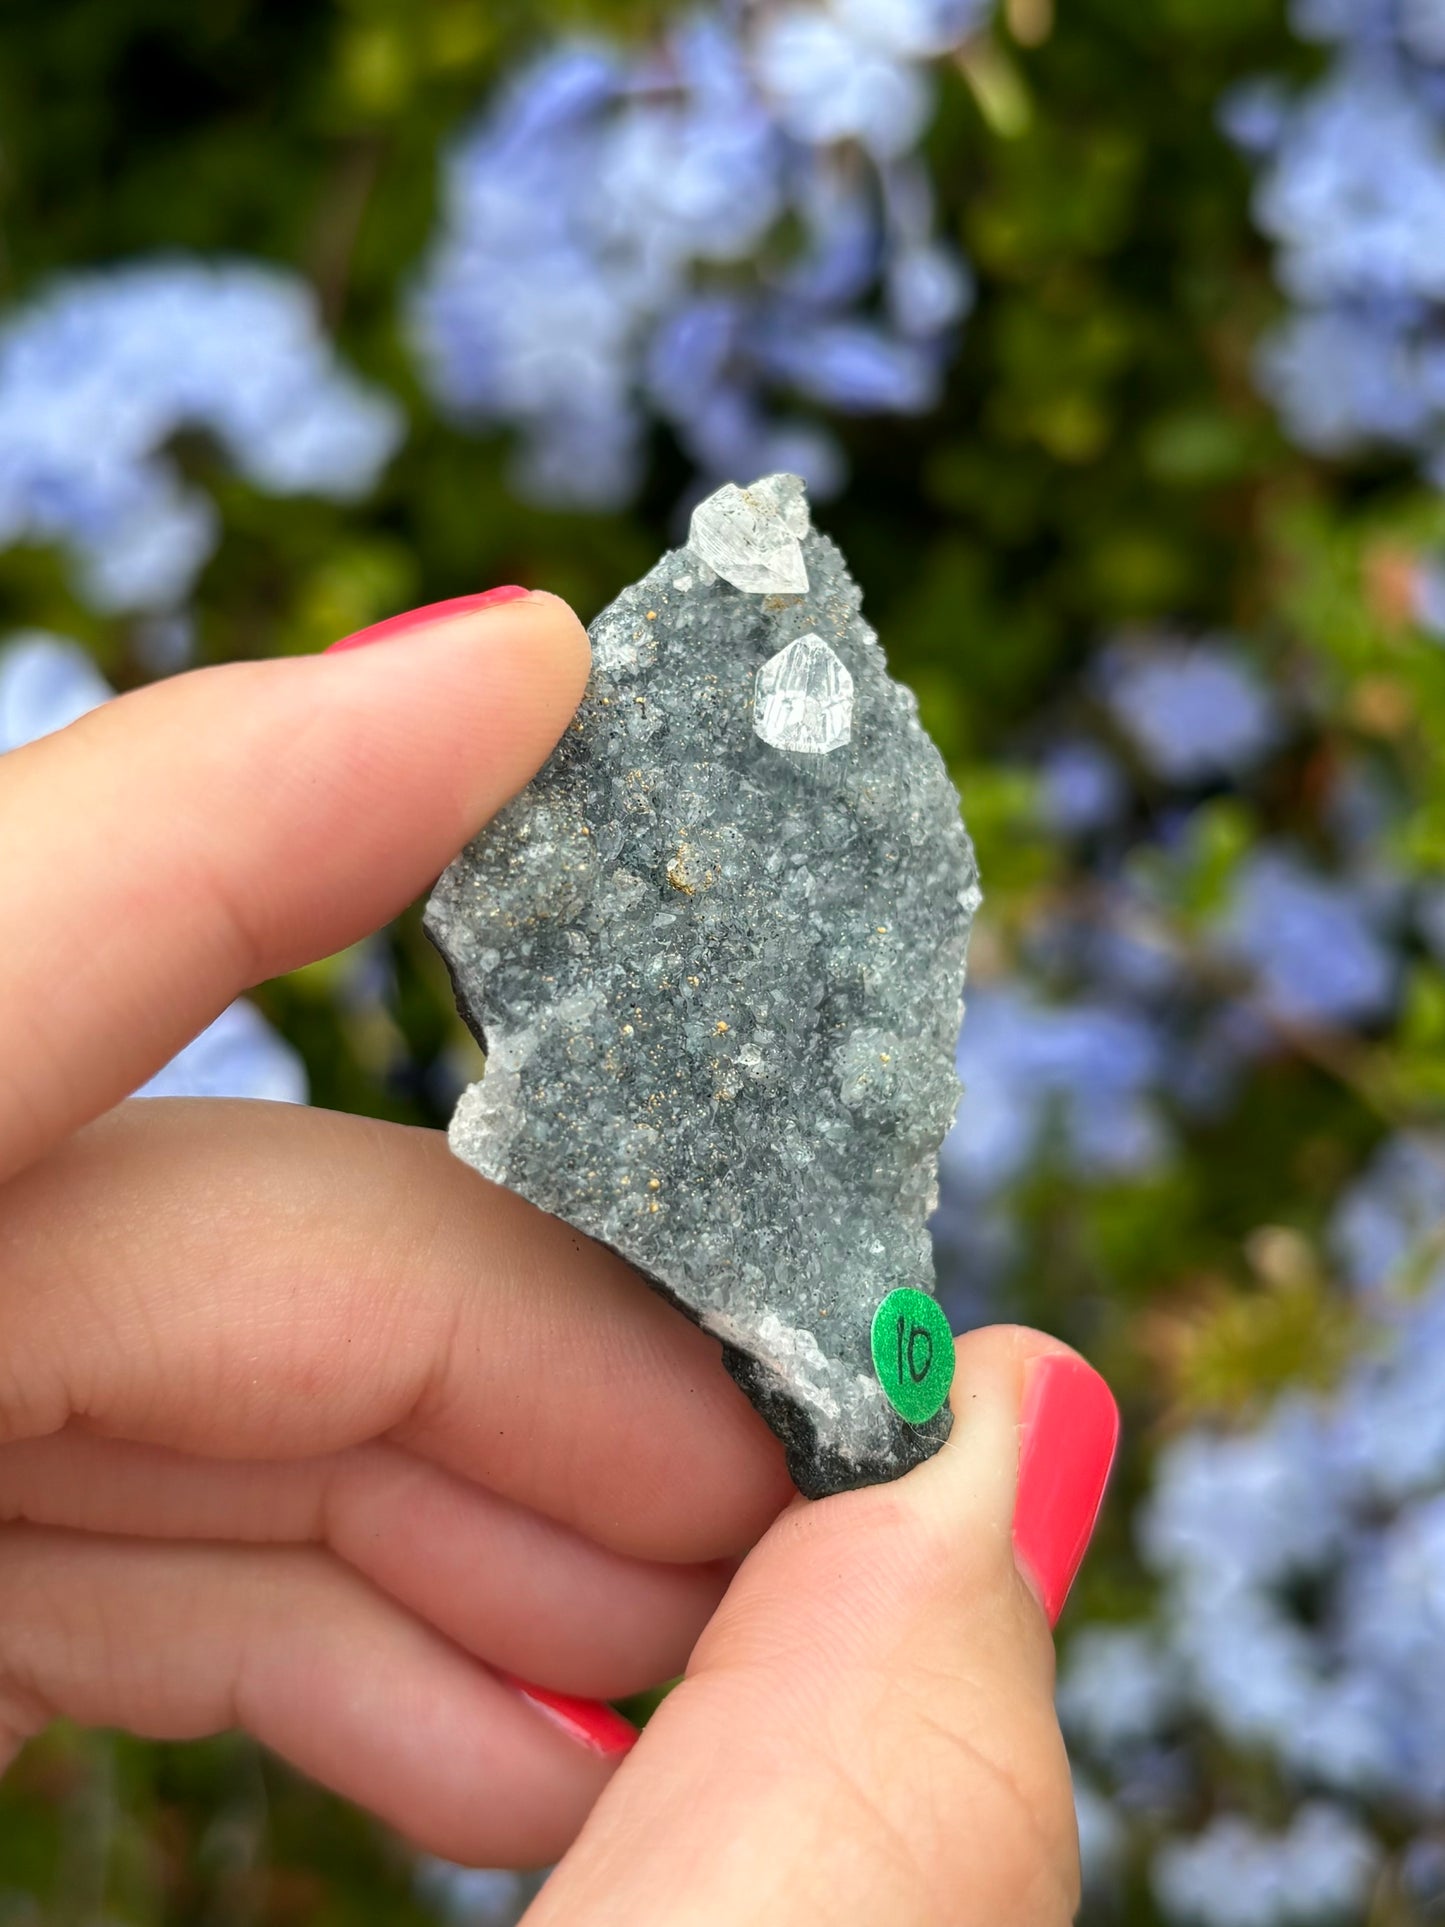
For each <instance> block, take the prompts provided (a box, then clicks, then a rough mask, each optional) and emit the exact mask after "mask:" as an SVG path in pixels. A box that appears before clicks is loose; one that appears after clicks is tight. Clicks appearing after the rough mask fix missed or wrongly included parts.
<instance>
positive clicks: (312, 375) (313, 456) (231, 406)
mask: <svg viewBox="0 0 1445 1927" xmlns="http://www.w3.org/2000/svg"><path fill="white" fill-rule="evenodd" d="M186 429H192V430H200V431H205V432H207V433H209V434H210V435H211V436H213V437H214V438H215V440H216V441H217V442H218V443H219V445H220V446H221V448H222V450H223V451H224V452H225V454H226V455H227V457H228V458H229V459H230V460H231V461H232V462H233V463H234V464H235V466H236V467H237V469H238V470H239V471H240V472H241V474H243V475H244V476H245V477H246V478H247V479H248V480H249V481H251V482H253V483H254V484H255V485H256V486H257V487H258V488H260V489H264V490H266V491H267V492H269V493H271V494H275V495H297V494H317V495H323V496H331V497H335V498H336V499H338V500H341V501H350V500H354V499H356V498H358V497H360V496H362V495H364V494H365V493H366V492H367V491H368V490H369V489H370V488H371V487H372V485H373V484H374V483H375V481H376V479H377V476H378V475H379V473H380V471H381V469H382V468H383V466H384V465H385V463H386V462H387V461H388V460H389V458H390V456H391V455H392V453H393V452H394V450H395V449H396V447H397V445H398V443H399V441H400V439H401V434H402V418H401V414H400V411H399V410H398V408H397V407H396V405H395V404H394V403H393V402H392V401H390V400H389V399H387V398H386V397H384V396H382V395H380V394H378V393H377V392H376V391H374V390H373V389H370V388H368V387H365V386H364V385H363V384H362V383H360V382H359V381H358V380H357V379H356V378H355V377H354V376H353V375H351V374H350V373H348V372H347V371H346V370H345V369H344V368H343V367H342V366H341V365H340V364H339V363H338V361H337V359H336V356H335V353H334V351H333V350H332V348H331V347H330V345H329V344H328V343H327V341H326V339H325V337H324V336H323V335H322V333H321V330H320V321H319V316H318V314H317V310H316V304H315V300H314V298H313V296H312V294H311V292H310V290H309V289H307V288H306V287H305V285H304V284H303V283H301V282H299V281H297V280H296V279H295V278H294V277H292V276H290V275H287V274H284V273H281V272H280V271H279V270H276V269H273V268H268V267H261V266H257V265H255V264H251V263H243V262H216V263H208V262H200V261H194V260H187V259H184V258H176V259H168V260H159V261H149V262H140V263H135V264H128V265H126V266H123V267H119V268H112V269H102V270H97V271H96V272H94V273H90V274H82V275H76V276H74V277H72V278H71V279H69V280H65V281H62V282H60V283H59V284H58V285H56V286H54V287H52V288H51V289H50V290H49V291H48V292H47V293H45V294H43V295H42V296H41V297H40V298H39V299H37V300H36V301H35V302H33V303H32V304H31V305H30V306H28V307H26V308H23V309H21V310H20V311H19V312H18V313H16V314H14V315H13V316H11V317H10V318H9V319H8V320H7V322H6V323H5V325H4V327H3V329H0V548H4V547H9V546H10V545H12V544H15V543H18V542H54V543H58V544H61V545H63V546H64V547H65V548H67V549H68V550H70V551H71V552H72V553H73V555H74V557H75V558H76V561H77V562H78V565H79V578H80V579H79V586H80V590H81V593H82V594H83V595H84V596H85V598H86V599H87V600H88V601H89V602H90V603H91V604H92V606H94V607H95V608H97V609H100V610H104V611H129V610H166V609H173V608H176V607H177V606H179V605H181V604H182V603H184V601H185V600H186V598H187V596H188V594H189V592H190V589H191V586H192V584H193V583H194V581H195V578H196V575H197V573H198V572H199V570H200V568H201V566H202V564H203V563H204V562H205V560H206V558H207V557H208V556H209V554H210V553H211V550H212V549H213V547H214V546H215V541H216V517H215V512H214V510H213V508H212V506H211V503H210V502H209V501H208V500H207V498H206V497H205V496H204V495H203V494H201V493H199V492H198V491H197V490H196V489H194V488H192V487H189V486H188V485H187V484H186V483H185V482H184V481H183V479H182V477H181V475H180V472H179V471H178V469H177V468H176V466H175V464H174V463H173V462H172V461H171V460H170V459H169V457H168V455H167V452H166V450H167V444H168V443H169V442H170V441H171V440H172V439H173V438H174V437H175V436H176V435H177V434H178V433H179V432H180V431H182V430H186Z"/></svg>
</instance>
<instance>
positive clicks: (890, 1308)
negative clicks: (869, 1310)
mask: <svg viewBox="0 0 1445 1927" xmlns="http://www.w3.org/2000/svg"><path fill="white" fill-rule="evenodd" d="M873 1369H874V1371H876V1372H877V1374H878V1382H879V1384H880V1385H881V1386H882V1387H883V1389H884V1391H885V1392H886V1393H887V1394H888V1400H889V1403H890V1404H891V1405H892V1406H893V1407H894V1409H895V1411H897V1412H899V1413H900V1414H901V1415H902V1416H903V1417H904V1418H906V1419H907V1421H908V1423H909V1424H910V1425H926V1424H927V1422H928V1420H929V1419H931V1418H932V1417H933V1415H934V1413H935V1412H937V1411H938V1410H939V1409H940V1408H941V1407H942V1405H943V1401H944V1400H945V1399H946V1398H947V1397H948V1388H949V1386H950V1385H952V1383H953V1333H952V1332H951V1331H950V1330H949V1329H948V1320H947V1319H946V1318H945V1317H944V1315H943V1312H942V1310H941V1309H940V1307H939V1304H938V1300H937V1299H936V1298H930V1297H929V1295H928V1293H927V1292H926V1291H913V1290H911V1289H910V1288H907V1287H905V1288H904V1289H902V1290H900V1291H890V1292H889V1294H888V1296H887V1297H886V1298H885V1299H884V1300H883V1303H882V1304H881V1305H880V1306H879V1307H878V1309H877V1311H876V1312H874V1314H873Z"/></svg>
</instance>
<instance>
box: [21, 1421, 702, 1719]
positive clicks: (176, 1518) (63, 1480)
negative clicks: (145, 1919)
mask: <svg viewBox="0 0 1445 1927" xmlns="http://www.w3.org/2000/svg"><path fill="white" fill-rule="evenodd" d="M0 1523H3V1524H5V1525H14V1524H25V1525H32V1526H48V1527H61V1528H63V1529H65V1530H67V1531H72V1532H88V1533H105V1534H108V1535H112V1536H120V1537H125V1538H141V1539H207V1540H223V1541H229V1542H232V1543H238V1542H239V1543H247V1544H252V1545H276V1546H279V1545H292V1546H302V1545H316V1546H323V1547H325V1548H327V1549H328V1550H329V1551H331V1552H332V1553H334V1554H335V1555H336V1556H337V1557H338V1558H339V1559H341V1560H343V1561H345V1563H346V1564H347V1565H349V1566H351V1567H353V1568H354V1569H355V1570H356V1571H357V1572H359V1573H361V1574H362V1575H363V1576H364V1577H366V1578H367V1579H369V1580H371V1581H372V1583H373V1584H374V1585H377V1586H379V1587H380V1588H381V1589H382V1590H383V1591H384V1592H387V1593H390V1595H391V1596H392V1598H393V1599H395V1600H397V1601H398V1602H399V1603H400V1604H401V1605H403V1606H406V1607H409V1608H410V1610H411V1611H412V1612H414V1613H415V1614H416V1615H417V1616H418V1617H419V1618H421V1619H424V1620H426V1621H427V1622H428V1623H429V1624H430V1625H432V1626H434V1627H435V1628H436V1629H437V1631H438V1632H440V1633H444V1634H445V1635H446V1636H447V1638H449V1639H451V1640H453V1641H455V1643H456V1644H457V1645H458V1646H461V1647H464V1648H465V1649H466V1650H467V1651H468V1652H471V1653H475V1654H476V1655H477V1657H478V1658H479V1659H484V1660H486V1661H487V1663H488V1664H489V1665H491V1666H494V1667H498V1668H500V1669H501V1670H502V1671H504V1672H508V1673H513V1674H518V1675H520V1676H521V1677H522V1678H524V1679H528V1680H532V1681H534V1682H535V1683H536V1684H538V1685H541V1686H548V1687H551V1688H552V1689H553V1690H555V1691H557V1692H562V1693H577V1694H581V1695H584V1696H585V1697H587V1698H593V1699H619V1698H622V1697H624V1696H625V1695H626V1694H629V1693H637V1692H641V1691H643V1690H644V1689H645V1688H647V1687H650V1686H655V1685H657V1683H658V1682H659V1681H660V1680H664V1679H670V1678H672V1677H673V1676H674V1675H675V1674H677V1673H680V1672H681V1671H682V1669H683V1667H684V1666H685V1665H686V1663H687V1659H688V1655H689V1654H690V1653H691V1651H692V1649H693V1646H694V1645H695V1644H696V1642H697V1638H698V1635H699V1634H700V1633H701V1631H702V1629H703V1627H704V1626H705V1625H706V1623H707V1621H708V1619H709V1618H710V1617H711V1615H712V1613H713V1611H714V1609H715V1608H716V1606H717V1603H718V1601H719V1600H720V1599H721V1598H722V1595H723V1592H724V1591H725V1590H726V1587H727V1583H728V1579H729V1576H730V1574H731V1572H732V1570H733V1568H732V1566H731V1565H725V1564H721V1563H717V1564H711V1565H706V1566H678V1565H659V1564H656V1563H653V1562H649V1561H643V1560H637V1559H628V1558H626V1557H624V1556H623V1555H622V1554H620V1553H616V1552H609V1551H608V1550H606V1548H605V1547H602V1546H599V1545H596V1544H595V1543H594V1542H593V1541H592V1540H590V1539H584V1538H583V1537H582V1536H581V1535H580V1534H578V1533H575V1532H573V1531H572V1530H570V1528H568V1527H567V1526H561V1525H558V1524H557V1523H556V1522H555V1521H554V1520H551V1519H544V1518H542V1517H541V1516H540V1515H539V1514H537V1513H535V1512H528V1511H527V1510H526V1509H525V1508H523V1507H521V1506H518V1505H514V1504H513V1503H512V1502H511V1501H510V1500H508V1499H502V1498H499V1497H498V1496H497V1494H496V1493H493V1492H488V1491H487V1490H486V1488H485V1487H483V1486H478V1485H473V1484H471V1483H470V1482H469V1481H467V1480H465V1479H459V1478H457V1477H456V1475H455V1474H454V1473H450V1472H444V1471H443V1470H442V1469H441V1468H440V1467H439V1466H436V1465H432V1464H429V1463H428V1462H427V1461H426V1460H425V1459H418V1458H415V1457H413V1456H412V1454H411V1453H409V1452H404V1451H402V1450H400V1449H399V1448H398V1447H396V1446H391V1445H363V1446H357V1447H355V1448H354V1449H353V1450H351V1451H348V1452H339V1453H332V1454H330V1455H328V1456H327V1457H324V1458H316V1459H300V1460H285V1461H280V1462H277V1463H270V1464H256V1463H247V1462H244V1461H240V1460H232V1461H224V1460H217V1459H201V1458H195V1457H193V1456H191V1455H190V1454H187V1453H179V1452H168V1451H166V1450H165V1449H164V1448H163V1447H160V1446H153V1445H132V1444H129V1443H127V1442H125V1441H123V1440H116V1439H98V1438H94V1437H92V1436H89V1435H87V1434H86V1433H83V1432H76V1431H75V1430H73V1429H71V1428H67V1429H66V1430H65V1431H63V1432H60V1433H57V1434H56V1435H55V1437H53V1438H48V1439H28V1440H24V1441H22V1442H21V1443H18V1444H14V1445H7V1446H0Z"/></svg>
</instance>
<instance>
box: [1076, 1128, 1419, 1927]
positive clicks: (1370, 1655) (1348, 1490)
mask: <svg viewBox="0 0 1445 1927" xmlns="http://www.w3.org/2000/svg"><path fill="white" fill-rule="evenodd" d="M1442 1223H1445V1140H1442V1139H1439V1138H1434V1137H1425V1136H1420V1135H1412V1136H1397V1137H1395V1138H1393V1139H1389V1140H1387V1141H1386V1143H1385V1144H1384V1146H1383V1147H1382V1149H1381V1150H1380V1152H1379V1153H1378V1155H1377V1157H1376V1159H1375V1161H1374V1163H1373V1165H1372V1167H1371V1169H1370V1170H1369V1171H1368V1172H1367V1174H1366V1175H1365V1176H1364V1178H1363V1179H1361V1180H1360V1182H1359V1183H1358V1184H1357V1185H1356V1187H1355V1188H1354V1189H1353V1190H1352V1191H1351V1192H1350V1193H1349V1194H1348V1195H1347V1196H1346V1198H1345V1199H1344V1201H1343V1202H1342V1204H1341V1207H1340V1209H1339V1212H1338V1213H1337V1216H1336V1220H1335V1228H1334V1240H1335V1245H1336V1248H1337V1253H1338V1256H1339V1259H1340V1262H1341V1266H1342V1269H1343V1270H1344V1272H1345V1274H1346V1276H1347V1277H1348V1278H1349V1280H1350V1282H1351V1284H1352V1285H1353V1288H1354V1290H1355V1292H1356V1294H1357V1297H1358V1299H1359V1301H1360V1306H1361V1310H1362V1313H1363V1314H1364V1315H1365V1316H1366V1317H1367V1319H1368V1325H1369V1331H1370V1338H1369V1342H1368V1343H1367V1344H1365V1345H1364V1346H1362V1347H1361V1350H1360V1353H1359V1356H1358V1358H1357V1361H1356V1362H1355V1364H1354V1365H1353V1366H1352V1367H1351V1369H1350V1371H1349V1372H1348V1374H1347V1376H1346V1377H1345V1379H1344V1381H1343V1383H1342V1384H1341V1385H1339V1386H1338V1387H1337V1388H1336V1390H1335V1391H1334V1392H1333V1394H1331V1395H1330V1396H1328V1397H1320V1396H1305V1395H1303V1394H1300V1393H1292V1394H1289V1395H1287V1396H1285V1397H1283V1398H1281V1399H1280V1400H1279V1401H1278V1402H1277V1403H1276V1404H1275V1405H1274V1407H1273V1409H1272V1410H1271V1411H1270V1412H1269V1413H1268V1415H1267V1416H1266V1417H1264V1418H1263V1419H1262V1420H1261V1421H1260V1422H1259V1423H1257V1424H1256V1425H1255V1426H1254V1427H1253V1428H1252V1429H1250V1430H1246V1431H1242V1432H1235V1433H1225V1432H1215V1431H1209V1430H1204V1429H1195V1430H1191V1431H1189V1432H1187V1433H1185V1434H1183V1435H1181V1436H1179V1437H1177V1438H1175V1439H1174V1440H1173V1441H1171V1443H1170V1444H1169V1445H1168V1446H1167V1447H1166V1448H1165V1449H1164V1451H1163V1453H1162V1454H1161V1457H1160V1461H1159V1464H1158V1467H1157V1470H1156V1477H1155V1483H1154V1489H1153V1492H1152V1493H1151V1495H1150V1497H1149V1499H1148V1501H1147V1503H1146V1505H1145V1507H1144V1510H1143V1513H1142V1516H1141V1520H1140V1526H1139V1537H1140V1544H1141V1550H1142V1552H1143V1555H1144V1558H1145V1561H1146V1563H1147V1564H1148V1565H1149V1566H1150V1567H1151V1568H1152V1569H1153V1571H1154V1572H1155V1574H1156V1575H1157V1576H1158V1578H1159V1580H1160V1582H1161V1599H1160V1606H1159V1610H1158V1613H1157V1616H1156V1617H1155V1619H1154V1620H1153V1621H1151V1622H1149V1623H1148V1624H1136V1625H1130V1626H1120V1627H1112V1628H1097V1627H1096V1628H1090V1629H1087V1630H1086V1631H1085V1632H1083V1633H1082V1634H1081V1635H1080V1636H1079V1637H1078V1638H1077V1639H1076V1640H1075V1641H1074V1643H1073V1647H1072V1650H1071V1652H1070V1655H1069V1660H1068V1664H1067V1666H1066V1668H1065V1672H1064V1675H1063V1678H1062V1680H1061V1683H1060V1688H1059V1706H1060V1712H1061V1714H1062V1716H1063V1719H1064V1722H1065V1726H1066V1729H1067V1731H1068V1733H1069V1736H1070V1740H1071V1743H1072V1745H1073V1748H1074V1750H1075V1753H1076V1755H1077V1756H1078V1757H1079V1758H1080V1759H1081V1760H1084V1761H1087V1762H1088V1773H1089V1776H1090V1777H1089V1778H1088V1779H1086V1781H1085V1785H1086V1786H1087V1787H1088V1789H1089V1790H1088V1793H1087V1795H1086V1798H1087V1799H1088V1800H1090V1801H1095V1802H1097V1800H1098V1798H1099V1786H1098V1783H1099V1781H1100V1779H1104V1780H1107V1782H1108V1783H1109V1785H1110V1786H1111V1788H1112V1791H1113V1795H1114V1800H1115V1809H1116V1818H1117V1817H1118V1816H1128V1817H1129V1818H1131V1819H1133V1820H1134V1821H1135V1822H1137V1823H1139V1824H1141V1825H1144V1826H1146V1827H1147V1828H1148V1829H1149V1830H1150V1831H1151V1833H1152V1834H1154V1835H1158V1834H1160V1833H1163V1832H1164V1831H1165V1830H1166V1829H1167V1828H1169V1827H1171V1826H1173V1825H1178V1824H1187V1823H1188V1821H1189V1820H1190V1818H1191V1817H1193V1816H1194V1815H1196V1814H1197V1813H1198V1812H1199V1810H1200V1805H1201V1801H1202V1799H1203V1796H1204V1794H1205V1791H1206V1789H1207V1784H1208V1770H1207V1768H1206V1766H1205V1762H1204V1754H1205V1750H1206V1749H1207V1748H1208V1747H1223V1748H1225V1749H1228V1750H1230V1751H1232V1752H1234V1753H1235V1754H1236V1755H1237V1756H1238V1757H1240V1758H1244V1757H1246V1756H1248V1757H1253V1758H1255V1759H1256V1760H1257V1761H1258V1760H1266V1761H1268V1762H1269V1764H1270V1767H1271V1769H1272V1771H1273V1772H1274V1774H1275V1775H1276V1776H1277V1780H1278V1787H1279V1799H1280V1802H1281V1803H1282V1804H1284V1805H1285V1806H1286V1807H1287V1808H1288V1807H1290V1806H1292V1807H1293V1817H1292V1818H1291V1820H1290V1822H1289V1824H1288V1825H1287V1826H1286V1827H1285V1828H1284V1829H1283V1830H1282V1831H1279V1832H1277V1833H1275V1834H1273V1835H1271V1834H1268V1833H1266V1832H1264V1831H1262V1830H1260V1829H1258V1828H1256V1827H1255V1826H1253V1825H1252V1824H1250V1823H1247V1822H1246V1821H1244V1820H1243V1819H1241V1818H1238V1817H1232V1816H1225V1817H1220V1818H1216V1819H1214V1820H1213V1821H1212V1822H1210V1823H1209V1824H1208V1825H1206V1826H1205V1827H1204V1828H1203V1829H1202V1830H1201V1831H1200V1832H1199V1833H1198V1834H1197V1836H1195V1837H1193V1838H1185V1839H1181V1838H1179V1837H1177V1836H1176V1837H1174V1838H1173V1839H1171V1840H1169V1841H1168V1843H1167V1844H1165V1845H1164V1846H1163V1847H1162V1848H1161V1849H1160V1850H1159V1851H1158V1853H1157V1854H1156V1856H1155V1861H1154V1869H1153V1878H1154V1884H1155V1888H1156V1891H1157V1895H1158V1898H1159V1901H1160V1904H1161V1906H1163V1908H1164V1909H1165V1911H1166V1913H1167V1914H1168V1916H1169V1918H1170V1919H1172V1920H1177V1921H1179V1922H1181V1923H1199V1927H1274V1923H1290V1922H1294V1921H1300V1922H1302V1923H1303V1922H1316V1921H1321V1920H1333V1919H1339V1920H1342V1921H1343V1920H1353V1919H1359V1918H1362V1917H1363V1916H1364V1913H1365V1912H1366V1911H1367V1907H1366V1904H1365V1903H1366V1896H1367V1894H1368V1892H1369V1890H1370V1889H1371V1886H1372V1883H1373V1881H1374V1879H1375V1877H1376V1875H1377V1873H1378V1871H1379V1869H1380V1868H1381V1867H1382V1866H1383V1865H1384V1863H1385V1861H1386V1858H1387V1841H1388V1840H1390V1839H1398V1838H1399V1835H1400V1833H1401V1831H1402V1830H1404V1831H1406V1832H1407V1833H1408V1834H1411V1835H1413V1836H1414V1840H1413V1846H1412V1849H1411V1850H1410V1851H1408V1852H1405V1853H1404V1854H1403V1855H1402V1856H1401V1857H1400V1861H1399V1864H1398V1866H1397V1867H1396V1869H1395V1874H1396V1877H1397V1878H1398V1880H1399V1881H1401V1882H1402V1883H1404V1884H1406V1885H1408V1883H1409V1882H1410V1881H1412V1880H1416V1879H1418V1878H1421V1877H1423V1873H1422V1869H1425V1868H1426V1866H1427V1863H1428V1861H1429V1856H1428V1854H1426V1853H1425V1852H1424V1849H1425V1848H1426V1847H1428V1845H1429V1843H1430V1838H1431V1835H1430V1829H1432V1828H1433V1827H1438V1825H1439V1823H1440V1821H1441V1819H1442V1817H1445V1406H1442V1403H1441V1400H1440V1396H1439V1387H1440V1384H1441V1380H1442V1375H1445V1241H1442V1237H1441V1230H1440V1227H1441V1225H1442ZM1341 1799H1345V1800H1348V1801H1349V1803H1350V1804H1349V1807H1348V1809H1342V1808H1341V1807H1340V1806H1339V1805H1338V1802H1339V1801H1340V1800H1341ZM1376 1822H1379V1823H1382V1824H1381V1825H1380V1831H1379V1832H1378V1833H1376V1832H1374V1831H1373V1830H1372V1826H1373V1823H1376ZM1094 1837H1095V1840H1096V1842H1097V1843H1098V1845H1099V1848H1100V1858H1099V1859H1098V1860H1096V1864H1095V1868H1094V1874H1095V1878H1096V1879H1098V1878H1100V1877H1101V1876H1102V1877H1107V1862H1108V1855H1109V1854H1110V1853H1111V1852H1117V1851H1118V1849H1119V1847H1120V1842H1121V1835H1120V1830H1119V1829H1118V1827H1117V1826H1116V1828H1115V1830H1114V1831H1113V1832H1110V1831H1108V1829H1107V1828H1104V1827H1101V1826H1099V1825H1098V1824H1097V1823H1096V1825H1095V1827H1094ZM1226 1869H1227V1870H1228V1878H1220V1875H1221V1873H1222V1872H1224V1870H1226ZM1438 1871H1439V1870H1438V1868H1436V1869H1435V1875H1436V1877H1438Z"/></svg>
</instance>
